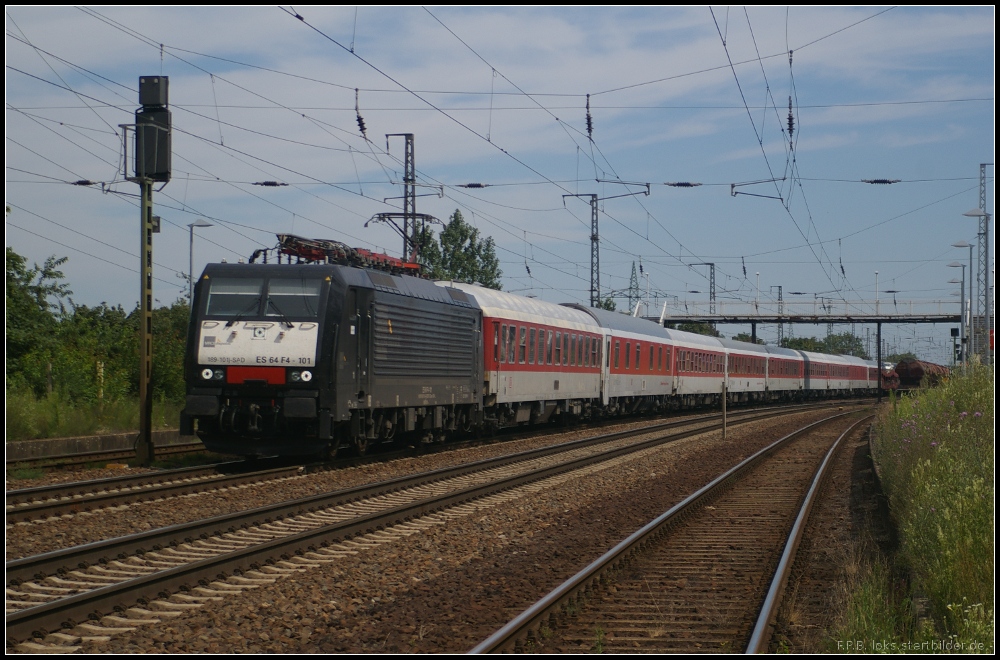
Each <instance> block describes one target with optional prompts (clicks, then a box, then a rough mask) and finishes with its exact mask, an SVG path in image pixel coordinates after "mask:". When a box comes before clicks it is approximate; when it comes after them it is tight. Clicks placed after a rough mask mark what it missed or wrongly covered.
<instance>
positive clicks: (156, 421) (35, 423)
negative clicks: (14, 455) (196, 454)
mask: <svg viewBox="0 0 1000 660" xmlns="http://www.w3.org/2000/svg"><path fill="white" fill-rule="evenodd" d="M183 407H184V406H183V404H180V403H173V402H170V401H163V402H156V401H154V402H153V428H154V429H169V428H176V427H177V420H178V417H179V415H180V411H181V409H182V408H183ZM138 428H139V402H138V401H137V400H134V399H133V400H117V401H106V402H104V403H103V404H101V405H99V404H97V403H91V402H86V401H72V400H70V399H69V398H67V397H65V396H63V395H60V394H50V395H48V396H47V397H45V398H42V399H36V398H35V397H34V395H32V394H31V393H27V392H24V391H20V390H10V389H8V390H7V427H6V431H7V436H6V440H7V442H12V441H18V440H31V439H34V438H61V437H72V436H78V435H96V434H99V433H117V432H127V431H135V430H137V429H138Z"/></svg>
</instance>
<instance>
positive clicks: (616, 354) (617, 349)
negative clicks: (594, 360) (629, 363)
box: [615, 341, 622, 369]
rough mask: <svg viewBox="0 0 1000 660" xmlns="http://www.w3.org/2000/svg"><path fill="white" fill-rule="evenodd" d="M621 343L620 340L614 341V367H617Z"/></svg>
mask: <svg viewBox="0 0 1000 660" xmlns="http://www.w3.org/2000/svg"><path fill="white" fill-rule="evenodd" d="M621 347H622V343H621V342H620V341H616V342H615V369H617V368H618V365H619V364H620V362H619V361H618V358H619V353H620V351H621Z"/></svg>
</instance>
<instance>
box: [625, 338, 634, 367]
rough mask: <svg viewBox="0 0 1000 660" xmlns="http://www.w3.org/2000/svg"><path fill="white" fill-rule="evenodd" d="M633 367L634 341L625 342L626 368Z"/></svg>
mask: <svg viewBox="0 0 1000 660" xmlns="http://www.w3.org/2000/svg"><path fill="white" fill-rule="evenodd" d="M631 368H632V342H630V341H627V342H625V370H626V371H627V370H629V369H631Z"/></svg>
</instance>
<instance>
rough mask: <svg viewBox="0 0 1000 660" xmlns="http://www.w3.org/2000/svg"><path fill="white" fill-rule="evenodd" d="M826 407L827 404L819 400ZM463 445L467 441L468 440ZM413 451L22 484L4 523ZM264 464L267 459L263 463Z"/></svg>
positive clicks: (665, 425) (9, 497)
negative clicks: (263, 466) (291, 463)
mask: <svg viewBox="0 0 1000 660" xmlns="http://www.w3.org/2000/svg"><path fill="white" fill-rule="evenodd" d="M823 405H826V406H828V405H829V404H822V405H820V407H823ZM810 408H811V406H799V407H793V408H785V407H782V408H771V409H769V410H770V411H780V410H808V409H810ZM761 414H767V413H766V412H765V413H762V412H761V411H760V410H743V411H739V412H736V413H732V414H731V415H730V418H732V419H734V420H740V419H744V418H746V417H747V416H751V417H754V416H759V415H761ZM718 418H721V414H719V413H712V414H708V415H699V416H695V417H685V418H683V419H680V420H677V419H674V420H671V421H668V422H661V423H657V424H654V425H650V426H649V427H648V428H649V429H650V430H657V429H669V428H675V427H678V426H681V425H684V424H690V423H695V422H696V421H698V420H705V421H708V420H712V419H718ZM466 444H467V443H466ZM461 446H463V444H455V445H449V446H448V448H455V447H461ZM444 449H445V447H444V446H441V445H433V446H431V447H430V448H429V449H428V448H419V449H417V450H416V453H421V452H426V451H428V450H429V451H437V450H444ZM413 453H414V451H411V450H400V451H396V452H391V453H386V454H382V455H379V456H377V457H370V458H348V459H340V460H339V461H336V462H334V463H332V464H305V465H302V464H298V465H295V466H287V461H282V462H283V463H286V465H281V466H280V467H277V468H267V469H258V470H255V469H253V467H254V466H253V463H250V462H246V461H233V462H228V463H217V464H214V465H208V466H200V467H190V468H179V469H173V470H160V471H155V472H146V473H142V474H139V475H124V476H119V477H111V478H107V479H98V480H92V481H82V482H73V483H67V484H55V485H50V486H40V487H36V488H25V489H19V490H13V491H8V492H7V493H6V502H5V504H6V506H5V512H6V517H7V523H8V524H12V523H19V522H29V521H36V522H37V521H43V520H45V519H53V520H54V519H57V518H58V517H59V516H63V515H73V514H77V513H81V512H93V511H97V510H100V509H102V508H107V507H115V506H122V505H126V504H133V503H136V502H148V501H154V500H158V499H166V498H169V497H179V496H182V495H190V494H193V493H204V492H210V491H213V490H219V489H223V488H231V487H234V486H238V485H242V484H260V483H264V482H266V481H270V480H279V479H287V478H291V477H294V476H299V475H302V474H307V473H310V472H313V471H316V470H327V469H334V468H336V467H342V466H348V465H357V464H359V463H361V462H373V461H382V460H391V459H393V458H399V457H402V456H406V455H412V454H413ZM265 464H266V463H265Z"/></svg>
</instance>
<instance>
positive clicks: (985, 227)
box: [963, 163, 994, 364]
mask: <svg viewBox="0 0 1000 660" xmlns="http://www.w3.org/2000/svg"><path fill="white" fill-rule="evenodd" d="M987 165H989V163H980V165H979V206H978V207H977V208H975V209H973V210H971V211H967V212H966V213H964V214H963V215H965V216H967V217H970V218H979V232H978V248H979V263H977V264H976V266H977V267H976V273H975V275H974V276H973V277H974V278H975V279H974V281H975V283H976V292H975V295H974V296H973V303H972V305H971V307H972V328H971V332H970V333H969V335H970V339H971V342H972V349H974V352H975V353H976V354H978V355H979V356H980V360H982V362H983V363H984V364H989V363H991V362H992V351H991V350H990V331H991V330H993V313H994V312H993V304H992V302H993V296H992V295H991V294H992V291H991V289H990V217H991V214H990V213H989V212H988V211H986V166H987Z"/></svg>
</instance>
